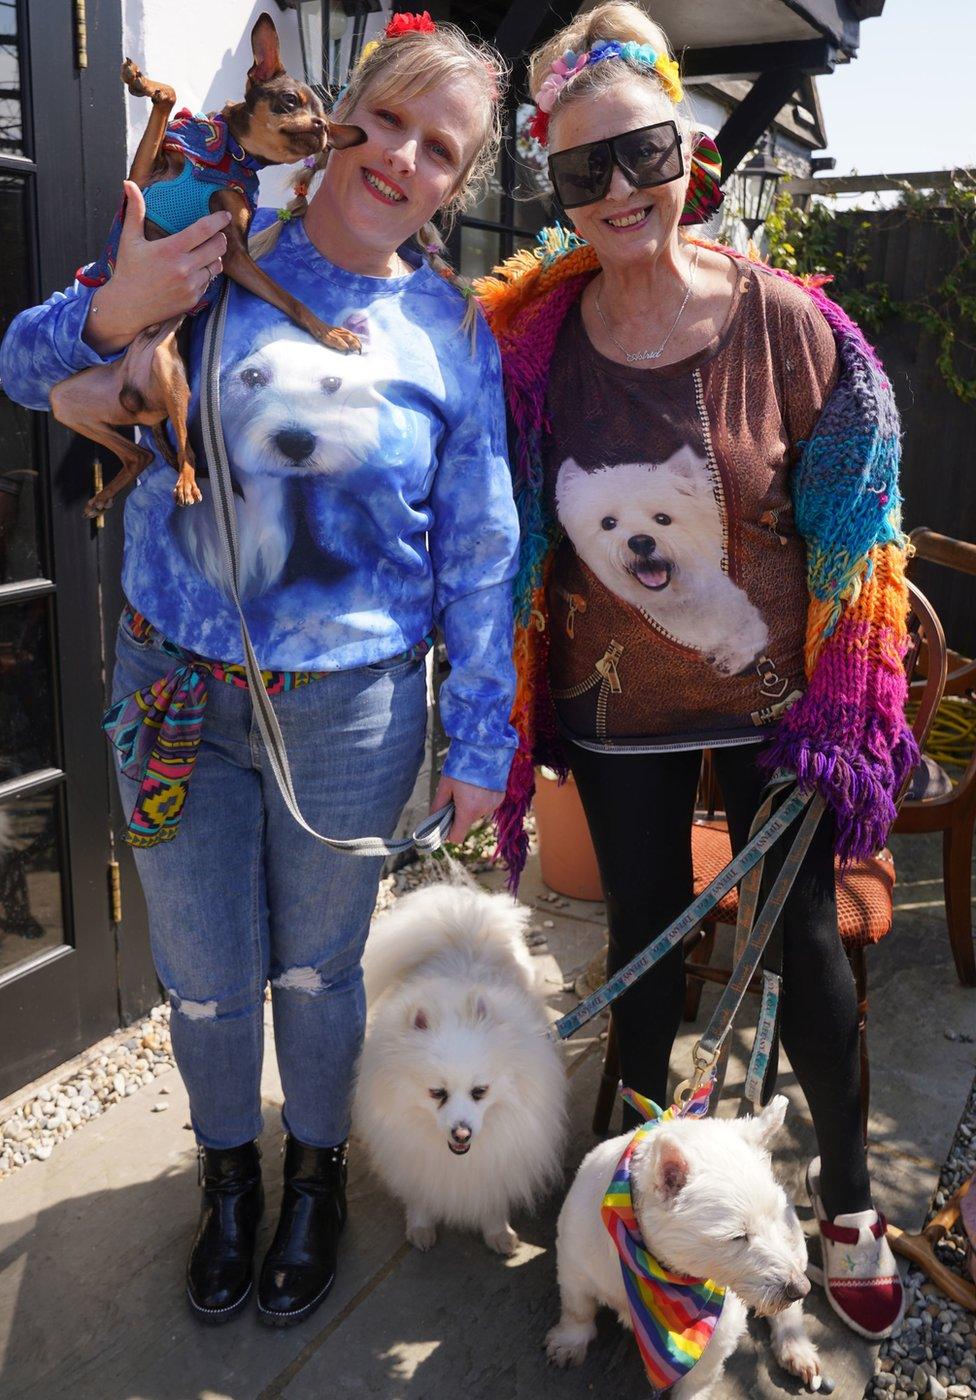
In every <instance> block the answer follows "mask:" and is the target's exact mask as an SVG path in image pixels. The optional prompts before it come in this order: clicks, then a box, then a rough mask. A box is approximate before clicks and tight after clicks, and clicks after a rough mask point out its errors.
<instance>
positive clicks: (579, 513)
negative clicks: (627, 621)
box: [556, 447, 769, 676]
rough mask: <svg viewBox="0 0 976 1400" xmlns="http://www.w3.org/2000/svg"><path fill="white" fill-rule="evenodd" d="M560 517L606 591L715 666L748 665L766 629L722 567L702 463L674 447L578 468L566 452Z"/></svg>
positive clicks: (732, 669) (733, 670)
mask: <svg viewBox="0 0 976 1400" xmlns="http://www.w3.org/2000/svg"><path fill="white" fill-rule="evenodd" d="M556 508H557V514H558V516H559V521H560V523H561V525H562V526H563V528H564V529H565V531H566V533H567V534H568V535H569V538H570V539H571V540H572V542H573V546H574V548H575V549H576V552H577V554H578V555H579V556H580V558H581V559H582V560H583V562H584V563H585V564H586V565H587V566H588V567H589V568H591V569H592V570H593V572H594V573H595V574H596V576H597V578H598V579H599V580H600V582H601V583H602V584H604V585H605V587H607V588H609V589H610V591H611V592H612V593H616V594H617V596H618V597H619V598H623V599H624V601H625V602H627V603H631V604H632V605H633V606H634V607H635V608H638V609H639V610H640V611H641V612H642V613H644V615H645V616H646V617H648V618H650V620H651V621H652V622H654V623H657V624H658V626H659V627H661V628H663V630H664V631H665V632H667V633H668V634H669V635H670V636H672V637H674V639H675V641H677V642H681V643H682V645H684V646H687V647H693V648H694V649H695V650H696V651H700V652H702V653H703V654H704V655H705V656H706V657H707V658H708V660H709V661H710V662H711V664H712V665H713V666H714V667H715V669H716V671H719V672H721V674H722V675H725V676H732V675H736V674H738V673H739V672H741V671H745V670H747V669H748V668H749V667H750V666H751V665H752V663H753V662H754V661H755V660H756V658H757V656H759V654H760V653H761V652H762V650H763V648H764V647H765V646H766V644H767V642H768V641H769V628H768V627H767V626H766V623H765V622H764V621H763V617H762V614H761V613H760V612H759V610H758V608H756V607H754V606H753V604H752V603H751V602H750V601H749V598H748V596H747V594H746V593H745V591H744V590H743V589H741V588H739V587H738V586H737V585H736V584H734V583H733V582H732V580H731V579H730V578H729V576H728V574H727V573H725V571H724V570H723V568H722V552H723V542H722V521H721V517H720V516H719V512H718V505H717V504H716V501H715V496H714V494H713V492H712V485H711V482H710V480H709V478H708V474H707V472H706V470H705V463H704V461H703V460H702V459H701V458H700V457H697V456H696V455H695V453H694V452H693V451H692V450H691V448H690V447H679V448H678V450H677V452H675V453H673V454H672V456H670V457H669V458H668V460H667V461H666V462H661V463H660V464H659V465H658V464H655V463H652V462H623V463H621V464H620V465H619V466H613V467H597V468H596V470H595V471H584V470H583V468H582V467H580V466H579V465H578V464H577V463H576V462H574V461H573V459H572V457H568V458H567V459H566V461H565V462H563V464H562V466H561V467H560V468H559V474H558V476H557V478H556Z"/></svg>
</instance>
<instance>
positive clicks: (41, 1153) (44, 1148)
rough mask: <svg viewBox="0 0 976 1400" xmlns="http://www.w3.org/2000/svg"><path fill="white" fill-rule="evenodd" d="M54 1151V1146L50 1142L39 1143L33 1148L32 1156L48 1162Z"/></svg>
mask: <svg viewBox="0 0 976 1400" xmlns="http://www.w3.org/2000/svg"><path fill="white" fill-rule="evenodd" d="M53 1151H54V1149H53V1147H51V1146H50V1145H49V1144H47V1145H45V1144H41V1143H38V1145H37V1147H32V1148H31V1156H32V1157H36V1158H37V1160H38V1161H39V1162H46V1161H47V1159H48V1158H49V1157H50V1155H51V1153H52V1152H53Z"/></svg>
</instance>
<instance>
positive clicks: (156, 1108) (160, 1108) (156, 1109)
mask: <svg viewBox="0 0 976 1400" xmlns="http://www.w3.org/2000/svg"><path fill="white" fill-rule="evenodd" d="M168 1108H169V1104H168V1103H165V1102H164V1103H154V1104H153V1106H152V1111H153V1113H165V1112H166V1110H167V1109H168Z"/></svg>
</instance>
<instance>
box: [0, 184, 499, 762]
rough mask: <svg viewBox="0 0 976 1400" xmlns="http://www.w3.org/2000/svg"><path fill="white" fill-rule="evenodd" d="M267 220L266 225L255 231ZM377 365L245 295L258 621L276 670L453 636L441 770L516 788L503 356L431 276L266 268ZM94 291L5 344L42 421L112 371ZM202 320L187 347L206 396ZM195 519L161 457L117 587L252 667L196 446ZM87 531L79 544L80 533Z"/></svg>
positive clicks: (4, 371)
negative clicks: (84, 379)
mask: <svg viewBox="0 0 976 1400" xmlns="http://www.w3.org/2000/svg"><path fill="white" fill-rule="evenodd" d="M269 217H271V216H270V215H269V212H268V211H266V210H260V211H259V212H258V216H257V219H256V222H255V227H260V226H261V224H263V223H266V222H267V221H268V219H269ZM262 266H264V267H265V268H266V269H267V271H268V272H269V273H270V275H271V276H272V277H274V278H275V279H276V280H277V281H278V282H280V283H281V284H282V285H283V286H284V287H286V288H287V289H288V290H289V291H291V292H293V293H294V294H295V295H296V296H298V297H299V298H300V299H301V300H302V301H304V302H305V303H306V304H307V305H308V306H309V307H310V308H311V310H313V311H314V312H315V313H316V314H317V315H319V316H320V317H322V319H323V320H325V321H328V322H331V323H332V324H334V325H346V326H348V327H349V328H350V329H352V330H354V331H355V332H356V334H357V335H359V336H360V338H361V339H362V342H363V353H362V355H340V354H338V353H336V352H335V351H331V350H326V349H324V348H323V347H321V346H319V345H317V344H316V343H315V342H314V341H313V340H312V339H311V338H310V337H309V336H307V335H305V334H304V333H302V332H301V331H299V330H297V329H296V328H295V327H294V326H293V325H292V324H291V322H289V321H288V320H286V319H285V318H284V317H283V316H282V315H281V314H280V313H279V312H277V311H275V310H274V309H273V308H272V307H270V306H268V305H267V304H266V303H265V302H263V301H260V300H258V299H257V298H256V297H253V296H251V295H250V294H248V293H247V292H245V291H242V290H241V289H240V288H239V287H237V286H234V285H233V284H232V285H231V291H230V304H229V307H228V318H227V330H226V335H225V339H224V346H223V357H222V362H221V364H222V368H221V394H222V418H223V426H224V435H225V438H226V441H227V449H228V456H229V458H230V462H231V469H232V472H233V476H234V482H235V493H236V499H237V507H238V520H239V524H240V533H241V541H242V565H241V573H242V586H243V593H244V597H245V613H246V616H247V623H248V627H249V629H250V632H251V637H252V639H253V641H254V646H255V650H256V651H257V655H258V659H259V660H260V662H261V664H262V666H265V667H267V668H269V669H275V670H289V671H296V670H333V669H346V668H349V667H353V666H363V665H366V664H368V663H370V662H375V661H380V660H382V659H384V658H386V657H389V656H392V655H395V654H396V653H397V652H399V651H401V650H404V649H406V648H408V647H410V646H411V645H413V643H415V642H417V641H419V640H420V639H421V638H422V637H423V636H424V635H425V633H427V632H428V631H430V629H431V627H432V625H433V624H437V625H439V626H440V627H442V628H443V631H444V636H445V640H446V643H447V651H448V655H449V658H450V661H451V674H450V676H449V678H448V679H447V680H446V681H445V683H444V685H443V687H442V690H441V698H440V703H441V715H442V720H443V724H444V728H445V730H446V732H447V734H448V735H449V737H450V740H451V745H450V751H449V754H448V757H447V759H446V761H445V765H444V770H445V772H446V773H448V774H449V775H450V776H452V777H454V778H458V779H461V780H462V781H464V782H470V783H476V784H478V785H479V786H482V787H487V788H494V789H502V788H504V786H505V780H506V777H507V774H508V768H509V763H510V760H511V757H512V754H513V752H514V749H515V735H514V731H513V730H512V729H511V727H510V725H509V722H508V720H509V711H510V708H511V703H512V698H513V694H514V672H513V667H512V661H511V644H512V604H511V587H510V580H511V578H512V575H513V573H514V569H515V557H516V548H517V540H518V522H517V518H516V513H515V507H514V504H513V501H512V490H511V482H510V477H509V471H508V465H507V460H506V449H505V417H504V407H503V401H502V391H501V372H500V367H499V358H498V352H497V350H496V347H495V343H494V341H493V339H492V337H491V334H490V332H489V331H488V329H487V327H486V326H485V324H484V323H483V322H481V323H480V324H479V326H478V334H477V343H476V346H475V349H474V352H473V353H472V350H471V347H470V340H469V337H468V335H467V333H466V332H465V331H463V330H461V329H460V321H461V315H462V312H463V304H462V302H461V300H460V298H459V297H458V294H457V292H456V291H455V290H454V289H453V288H451V287H450V286H449V285H448V284H447V283H446V282H444V281H443V280H442V279H441V278H439V277H438V276H437V275H436V274H435V273H434V272H433V271H431V269H430V268H428V267H427V266H426V265H424V264H422V265H420V266H418V267H417V268H416V270H415V271H413V272H412V273H411V274H410V275H408V276H402V277H392V278H380V277H364V276H359V275H357V274H353V273H349V272H345V271H343V270H342V269H340V268H337V267H335V266H333V265H332V264H331V263H330V262H328V261H327V260H326V259H325V258H323V257H322V256H321V255H320V254H319V253H318V252H317V251H316V250H315V248H314V247H313V245H312V244H311V242H310V241H309V239H308V237H307V235H306V233H305V229H304V226H303V224H302V223H301V222H300V221H293V222H291V223H288V224H286V225H285V226H284V228H283V229H282V231H281V236H280V237H279V239H278V242H277V245H276V246H275V248H274V250H273V251H272V252H271V253H270V254H268V256H267V257H266V258H265V259H263V260H262ZM93 294H94V293H93V289H91V288H88V287H84V286H81V285H80V284H79V283H77V282H76V283H75V284H74V286H72V287H70V288H68V290H67V291H66V292H63V293H61V292H58V293H56V294H55V295H54V296H52V297H51V298H50V300H48V301H47V302H45V303H44V304H43V305H42V306H38V307H33V308H31V309H30V310H27V311H24V312H22V313H21V314H20V315H19V316H18V317H17V318H16V319H15V320H14V321H13V323H12V324H11V326H10V328H9V330H8V331H7V334H6V336H5V338H4V341H3V345H2V347H0V378H2V381H3V387H4V389H5V390H6V392H7V393H8V394H9V395H10V397H11V398H13V399H16V400H17V402H18V403H22V404H24V405H26V406H27V407H28V408H36V409H46V408H48V394H49V392H50V390H51V387H52V386H53V385H54V384H56V383H58V382H59V381H60V380H62V379H65V378H67V376H68V375H70V374H73V373H75V372H76V371H78V370H81V369H84V368H85V367H86V366H88V365H94V364H100V363H103V361H102V360H101V358H100V357H99V356H98V355H97V354H96V353H95V352H94V351H93V350H92V349H91V348H90V347H89V346H88V345H87V344H86V343H85V341H84V340H83V339H82V330H83V327H84V324H85V320H86V317H87V314H88V304H89V301H90V299H91V297H92V295H93ZM203 320H204V318H203V317H199V318H198V319H197V321H196V322H195V323H194V327H193V338H192V344H191V351H190V368H191V381H192V382H193V383H194V386H195V385H196V380H197V375H198V371H199V364H200V352H201V348H202V342H203V329H204V326H203ZM197 413H198V408H197V393H196V390H195V389H194V395H193V402H192V404H191V436H192V439H193V441H194V447H195V450H196V454H197V461H198V466H200V467H201V468H202V469H203V470H201V472H200V485H201V489H202V491H203V493H204V501H203V503H202V504H201V505H195V506H192V507H188V508H185V509H182V510H181V509H179V508H178V507H177V506H176V504H175V502H174V500H173V496H172V489H173V483H174V480H175V478H174V474H173V471H172V468H171V467H169V466H167V465H166V464H165V463H164V462H163V461H162V460H161V459H160V458H159V457H158V456H157V458H156V461H155V462H153V463H152V464H151V465H150V466H149V467H148V468H147V469H146V471H145V472H144V473H143V475H142V476H141V477H140V478H139V481H138V483H137V485H136V486H135V487H134V488H133V490H132V491H131V492H130V494H129V497H128V500H127V502H126V506H125V558H124V564H123V575H122V582H123V587H124V589H125V593H126V596H127V597H128V599H129V601H130V603H131V604H132V605H133V607H134V608H136V609H137V611H139V612H141V613H143V614H144V615H145V616H146V617H148V618H149V620H150V621H151V622H153V623H154V624H155V625H156V626H157V627H158V628H159V629H160V630H161V631H162V632H163V633H164V634H165V635H166V636H167V637H169V638H171V639H172V640H173V641H175V642H178V643H179V644H180V645H181V646H184V647H187V648H189V649H190V650H192V651H195V652H198V653H199V654H201V655H203V656H207V657H212V658H215V659H218V660H222V661H240V660H241V659H242V648H241V639H240V628H239V625H238V621H237V615H236V613H235V611H234V609H233V606H232V604H231V603H230V600H229V598H228V595H227V592H226V589H225V587H224V584H223V564H222V558H221V554H220V550H219V546H218V542H217V537H216V533H215V529H214V518H213V510H212V502H211V498H210V491H209V485H208V480H207V477H206V475H205V465H204V461H203V456H202V452H201V449H200V443H199V437H198V434H197V431H196V429H197V427H198V422H197ZM78 528H79V530H80V529H82V528H84V527H83V524H82V521H81V519H80V516H79V520H78Z"/></svg>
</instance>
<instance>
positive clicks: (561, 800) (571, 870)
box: [534, 768, 603, 899]
mask: <svg viewBox="0 0 976 1400" xmlns="http://www.w3.org/2000/svg"><path fill="white" fill-rule="evenodd" d="M535 779H536V786H535V802H534V810H535V821H536V831H537V833H538V837H539V865H540V867H541V871H542V878H543V880H544V881H545V883H546V884H547V885H548V886H549V888H550V889H551V890H555V891H556V893H557V894H564V895H568V896H569V898H570V899H602V898H603V890H602V887H601V885H600V872H599V870H598V869H597V863H596V853H595V852H594V850H593V842H592V841H591V840H590V829H589V827H588V826H587V824H586V817H585V816H584V815H583V804H582V803H581V802H580V798H579V793H578V792H577V791H576V784H575V782H574V781H573V778H572V775H570V777H569V778H567V779H566V781H565V783H562V784H560V783H559V782H558V781H557V779H556V778H555V777H554V776H553V775H552V774H551V773H550V772H549V770H548V769H547V768H537V769H536V775H535Z"/></svg>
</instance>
